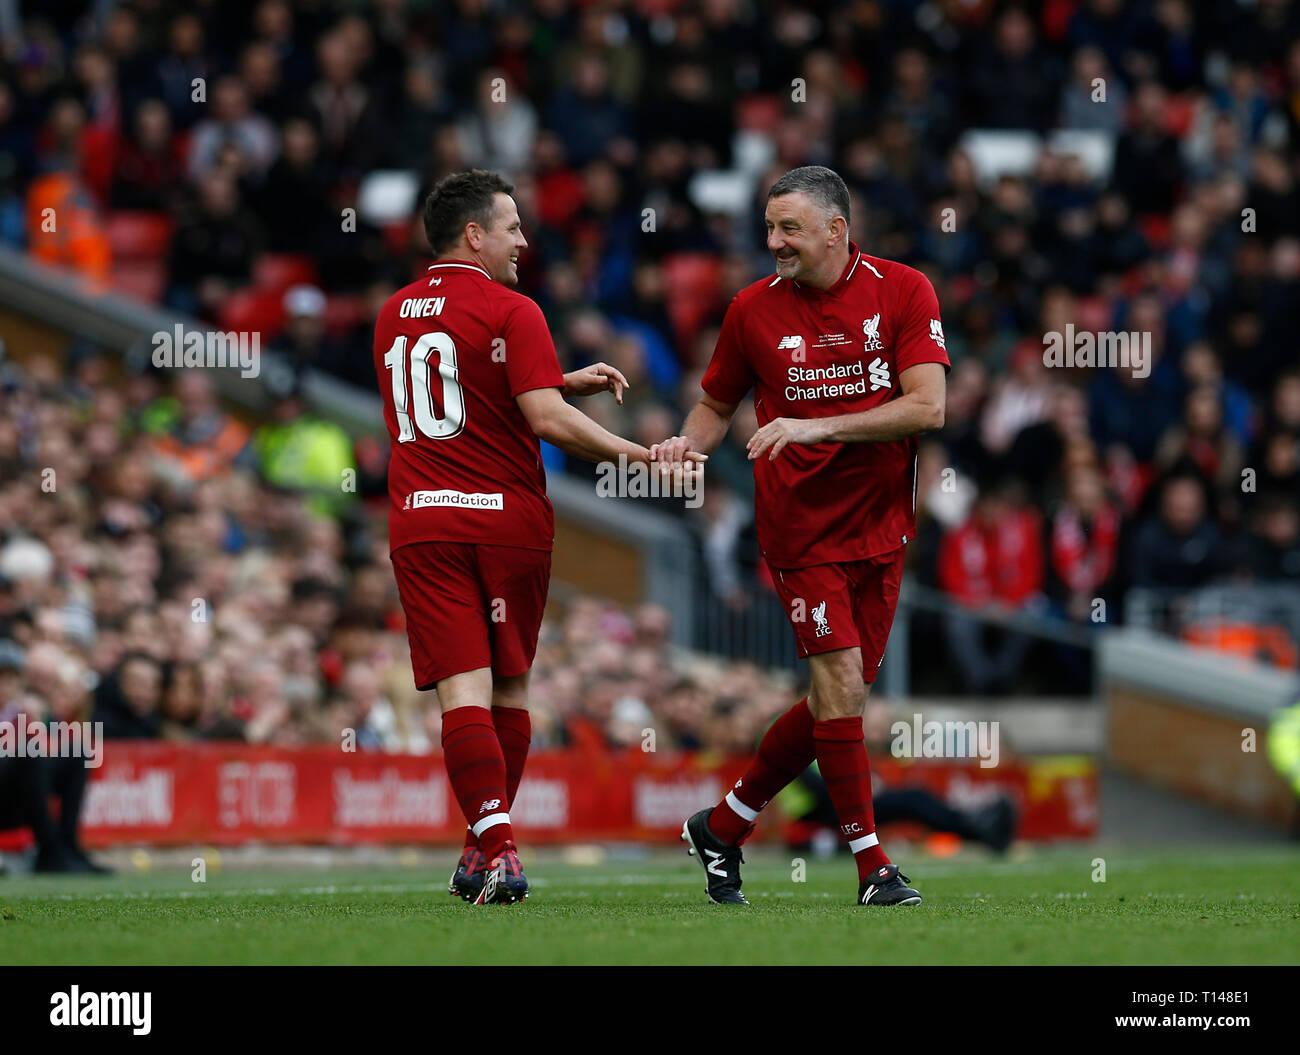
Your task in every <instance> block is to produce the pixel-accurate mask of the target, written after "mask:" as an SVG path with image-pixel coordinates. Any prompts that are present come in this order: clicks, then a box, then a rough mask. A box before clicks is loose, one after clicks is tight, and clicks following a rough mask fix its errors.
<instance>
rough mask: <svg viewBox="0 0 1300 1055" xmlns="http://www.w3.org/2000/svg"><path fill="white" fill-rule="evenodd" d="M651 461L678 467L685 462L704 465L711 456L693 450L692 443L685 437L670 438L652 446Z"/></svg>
mask: <svg viewBox="0 0 1300 1055" xmlns="http://www.w3.org/2000/svg"><path fill="white" fill-rule="evenodd" d="M650 460H651V461H652V462H663V463H664V464H665V465H671V466H678V465H681V464H683V463H684V462H697V463H701V464H702V463H704V462H707V461H708V460H709V456H708V455H707V454H701V453H700V452H699V451H693V450H691V441H690V440H688V439H687V438H686V437H685V436H670V437H669V438H668V439H666V440H664V441H663V442H662V443H655V444H652V445H651V447H650Z"/></svg>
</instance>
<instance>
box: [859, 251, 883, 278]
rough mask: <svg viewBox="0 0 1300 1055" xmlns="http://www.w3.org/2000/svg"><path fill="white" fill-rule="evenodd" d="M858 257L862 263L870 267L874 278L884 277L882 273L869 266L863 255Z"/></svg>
mask: <svg viewBox="0 0 1300 1055" xmlns="http://www.w3.org/2000/svg"><path fill="white" fill-rule="evenodd" d="M858 259H859V260H861V261H862V263H863V264H865V265H866V266H867V267H868V268H870V269H871V273H872V274H873V275H875V276H876V278H884V277H885V276H884V275H882V274H881V273H880V272H879V271H877V270H876V269H875V268H874V267H871V265H870V264H869V263H867V258H866V257H865V256H860V257H858ZM855 266H856V265H855Z"/></svg>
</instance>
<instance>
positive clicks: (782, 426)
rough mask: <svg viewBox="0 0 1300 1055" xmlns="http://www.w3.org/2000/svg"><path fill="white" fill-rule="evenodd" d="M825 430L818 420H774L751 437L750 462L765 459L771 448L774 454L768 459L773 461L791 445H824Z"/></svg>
mask: <svg viewBox="0 0 1300 1055" xmlns="http://www.w3.org/2000/svg"><path fill="white" fill-rule="evenodd" d="M824 429H825V423H824V422H823V421H821V420H819V419H817V418H773V419H772V420H771V421H769V422H768V423H767V424H766V425H764V426H763V427H762V428H761V429H759V430H758V431H757V432H755V433H754V435H752V436H750V437H749V443H748V444H746V447H747V448H748V450H749V460H750V461H751V462H752V461H755V460H756V459H758V458H761V457H763V452H764V451H766V450H767V449H768V448H769V447H770V448H771V451H772V453H771V454H769V455H768V456H767V458H768V461H772V460H773V459H775V458H776V456H777V455H778V454H780V453H781V452H782V451H783V450H785V448H786V447H787V446H788V445H789V444H791V443H804V444H811V443H822V442H824V441H825V439H826V436H825V432H824Z"/></svg>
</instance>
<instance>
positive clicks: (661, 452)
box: [650, 394, 740, 463]
mask: <svg viewBox="0 0 1300 1055" xmlns="http://www.w3.org/2000/svg"><path fill="white" fill-rule="evenodd" d="M738 406H740V404H739V403H723V402H722V401H721V400H717V399H714V398H713V397H712V396H710V395H707V394H706V395H703V396H701V397H700V401H699V402H698V403H696V404H695V408H694V409H693V410H692V411H691V412H690V413H689V414H688V415H686V424H684V425H683V426H682V432H681V435H680V436H673V437H671V438H670V439H666V440H664V441H663V442H662V443H656V444H654V445H653V446H652V447H651V448H650V457H651V458H652V459H654V460H655V461H659V462H668V463H676V462H680V461H683V460H684V459H685V457H686V453H687V452H688V451H698V452H699V453H700V454H709V453H711V452H712V451H715V450H717V447H718V444H719V443H721V442H722V439H723V437H724V436H726V435H727V429H729V428H730V427H731V419H732V417H734V416H735V413H736V408H737V407H738Z"/></svg>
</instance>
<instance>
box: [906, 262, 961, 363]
mask: <svg viewBox="0 0 1300 1055" xmlns="http://www.w3.org/2000/svg"><path fill="white" fill-rule="evenodd" d="M910 277H911V279H912V282H911V284H910V288H909V289H906V290H901V291H900V292H899V309H900V311H901V319H902V322H901V323H900V325H899V327H898V337H897V338H896V339H895V342H894V363H895V365H896V366H897V367H898V372H899V373H900V374H901V373H902V372H903V371H904V370H906V369H907V368H908V367H910V366H916V365H917V364H918V363H942V364H943V365H944V367H945V368H947V367H949V366H950V365H951V364H950V363H949V362H948V352H947V349H946V348H945V347H944V336H943V323H942V322H941V321H940V318H939V298H938V297H937V296H935V292H934V286H932V285H931V284H930V280H929V279H928V278H926V277H925V276H924V275H923V274H921V273H920V272H919V271H912V272H910Z"/></svg>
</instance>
